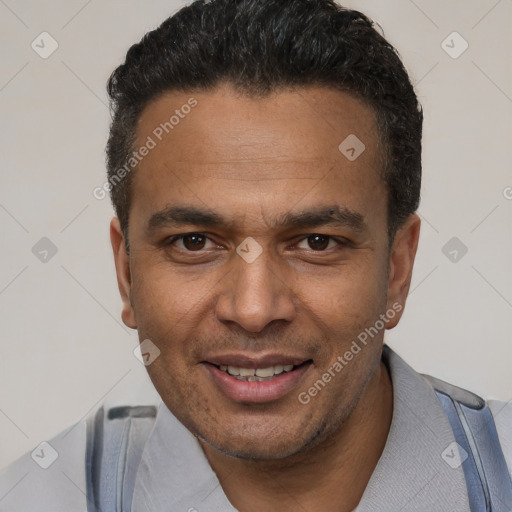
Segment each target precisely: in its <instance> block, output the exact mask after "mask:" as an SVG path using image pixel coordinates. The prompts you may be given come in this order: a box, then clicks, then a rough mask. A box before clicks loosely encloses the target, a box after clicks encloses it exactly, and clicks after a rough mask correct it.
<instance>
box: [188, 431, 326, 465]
mask: <svg viewBox="0 0 512 512" xmlns="http://www.w3.org/2000/svg"><path fill="white" fill-rule="evenodd" d="M307 427H309V428H307ZM327 430H328V429H327V428H326V425H320V426H319V428H317V429H315V430H311V426H310V425H307V426H306V427H305V426H304V425H297V426H296V428H295V429H293V430H292V429H291V428H290V425H287V428H286V429H285V430H284V431H281V432H278V433H277V435H276V434H272V430H269V429H268V424H267V425H263V428H262V429H261V430H259V429H255V428H254V426H253V428H246V427H244V428H239V429H237V431H236V432H233V431H230V432H223V433H219V432H216V433H214V434H212V435H208V434H206V435H203V434H199V433H196V436H197V437H198V438H199V440H200V441H202V442H203V443H205V444H207V445H208V446H209V447H211V448H213V449H214V450H216V451H217V452H220V453H222V454H224V455H227V456H229V457H233V458H237V459H242V460H259V461H279V460H283V459H289V458H291V457H293V456H295V455H299V454H301V453H303V452H305V451H307V450H308V448H311V447H313V446H316V445H317V444H318V443H320V442H321V441H322V440H323V439H325V437H326V436H328V432H327Z"/></svg>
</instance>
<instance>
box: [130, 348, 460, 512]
mask: <svg viewBox="0 0 512 512" xmlns="http://www.w3.org/2000/svg"><path fill="white" fill-rule="evenodd" d="M383 361H384V363H385V364H386V366H387V367H388V369H389V371H390V375H391V380H392V383H393V419H392V422H391V428H390V431H389V435H388V439H387V441H386V445H385V447H384V451H383V453H382V456H381V457H380V459H379V462H378V464H377V466H376V468H375V470H374V472H373V474H372V477H371V478H370V481H369V482H368V485H367V487H366V490H365V492H364V494H363V497H362V499H361V501H360V503H359V505H358V507H357V508H356V511H357V512H370V511H371V512H373V511H375V510H379V511H380V512H400V511H403V512H432V510H450V512H467V511H468V510H469V504H468V498H467V491H466V483H465V478H464V472H463V469H462V467H459V468H456V469H452V468H451V467H450V466H449V465H448V464H447V463H446V462H445V461H444V460H443V458H442V456H441V454H442V453H443V451H444V450H445V449H446V447H447V446H448V445H449V444H450V443H452V442H453V441H454V436H453V433H452V430H451V427H450V424H449V422H448V420H447V418H446V417H445V414H444V411H443V409H442V407H441V405H440V403H439V400H438V399H437V396H436V394H435V392H434V390H433V389H432V387H431V385H430V384H429V383H428V382H427V381H426V380H425V379H424V378H423V377H422V376H421V375H420V374H418V373H417V372H415V371H414V370H413V369H412V368H411V367H410V366H408V365H407V364H406V363H405V362H404V361H403V360H402V359H401V358H400V357H399V356H398V355H397V354H396V353H395V352H393V351H392V350H391V349H390V348H389V347H387V346H385V347H384V352H383ZM336 499H338V500H340V501H341V500H343V496H339V497H333V500H336ZM132 507H133V510H136V511H137V512H169V510H183V511H184V512H194V511H197V510H199V511H201V512H207V511H208V512H236V509H235V508H234V507H233V506H232V505H231V503H230V502H229V500H228V499H227V497H226V495H225V494H224V492H223V490H222V487H221V485H220V483H219V481H218V479H217V476H216V475H215V473H214V471H213V470H212V469H211V467H210V465H209V463H208V460H207V459H206V457H205V455H204V453H203V450H202V448H201V446H200V445H199V442H198V441H197V439H196V438H195V437H194V436H193V435H192V434H191V433H190V432H189V431H188V430H187V429H186V428H185V427H184V426H183V425H182V424H181V423H180V422H179V421H178V420H177V419H176V418H175V417H174V415H173V414H172V413H171V412H170V411H169V409H168V408H167V407H166V406H165V404H164V403H163V402H162V403H161V404H160V406H159V410H158V414H157V418H156V421H155V425H154V427H153V430H152V432H151V434H150V436H149V438H148V441H147V443H146V446H145V448H144V452H143V455H142V458H141V462H140V464H139V469H138V472H137V479H136V482H135V489H134V495H133V501H132Z"/></svg>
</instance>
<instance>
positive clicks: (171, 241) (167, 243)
mask: <svg viewBox="0 0 512 512" xmlns="http://www.w3.org/2000/svg"><path fill="white" fill-rule="evenodd" d="M191 235H198V236H201V237H204V238H206V239H207V240H209V241H210V242H213V240H211V238H210V237H208V235H206V234H205V233H202V232H199V231H191V232H190V233H183V234H182V235H175V236H173V237H171V238H170V239H168V240H166V241H165V246H166V247H168V246H172V245H174V244H175V242H177V241H179V240H183V239H184V238H185V237H187V236H191ZM314 235H318V236H324V237H326V238H328V239H329V242H330V241H331V240H332V241H334V242H336V243H337V244H338V247H340V246H341V247H346V246H348V245H350V242H349V241H348V240H347V239H345V238H338V237H335V236H331V235H324V234H323V233H309V234H307V235H304V236H302V238H300V240H298V241H297V243H296V244H295V245H297V244H299V243H300V242H303V241H304V240H307V239H308V238H309V237H311V236H314ZM214 243H215V242H214ZM217 245H220V244H217ZM331 249H332V248H331ZM331 249H324V250H318V251H315V250H314V249H309V250H310V251H312V252H316V253H321V252H328V251H329V250H331ZM180 250H184V251H186V252H189V253H194V252H197V253H201V252H202V251H203V250H202V249H200V250H198V251H190V250H188V249H180Z"/></svg>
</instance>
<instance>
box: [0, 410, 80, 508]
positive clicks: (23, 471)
mask: <svg viewBox="0 0 512 512" xmlns="http://www.w3.org/2000/svg"><path fill="white" fill-rule="evenodd" d="M86 443H87V419H84V420H82V421H80V422H78V423H76V424H74V425H72V426H70V427H69V428H67V429H66V430H64V431H62V432H60V433H59V434H58V435H56V436H55V437H53V438H52V439H50V440H48V441H44V442H42V443H40V444H39V445H37V446H36V447H34V449H33V450H32V451H31V452H29V453H27V454H25V455H24V456H22V457H20V458H19V459H18V460H16V461H14V462H13V463H12V464H10V465H9V466H7V467H6V468H5V469H4V470H3V471H2V472H0V512H30V511H33V510H37V511H38V512H50V511H51V512H60V511H62V512H64V511H66V512H68V511H70V510H73V511H77V512H80V511H85V510H87V500H86V468H85V453H86Z"/></svg>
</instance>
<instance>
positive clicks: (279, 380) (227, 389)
mask: <svg viewBox="0 0 512 512" xmlns="http://www.w3.org/2000/svg"><path fill="white" fill-rule="evenodd" d="M203 366H204V367H205V368H206V369H207V370H208V372H209V373H210V375H211V376H212V377H213V380H214V381H215V383H216V384H217V386H218V387H219V388H220V389H221V391H222V392H223V393H224V394H225V395H226V396H227V397H228V398H230V399H231V400H233V401H235V402H243V403H253V404H258V403H265V402H272V401H273V400H278V399H279V398H282V397H283V396H285V395H286V394H287V393H289V392H290V391H292V390H293V389H294V388H295V387H297V384H298V383H299V381H300V380H301V378H302V377H303V376H304V374H305V373H306V372H307V371H308V369H309V367H310V366H311V363H304V364H302V365H301V366H298V367H297V368H296V369H295V370H293V371H291V372H285V373H281V374H279V375H277V376H276V377H274V378H273V379H272V380H266V381H262V382H258V381H254V382H248V381H245V380H238V379H236V378H235V377H233V376H231V375H229V374H228V373H226V372H224V371H222V370H220V369H219V368H217V367H216V366H214V365H212V364H209V363H203Z"/></svg>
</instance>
